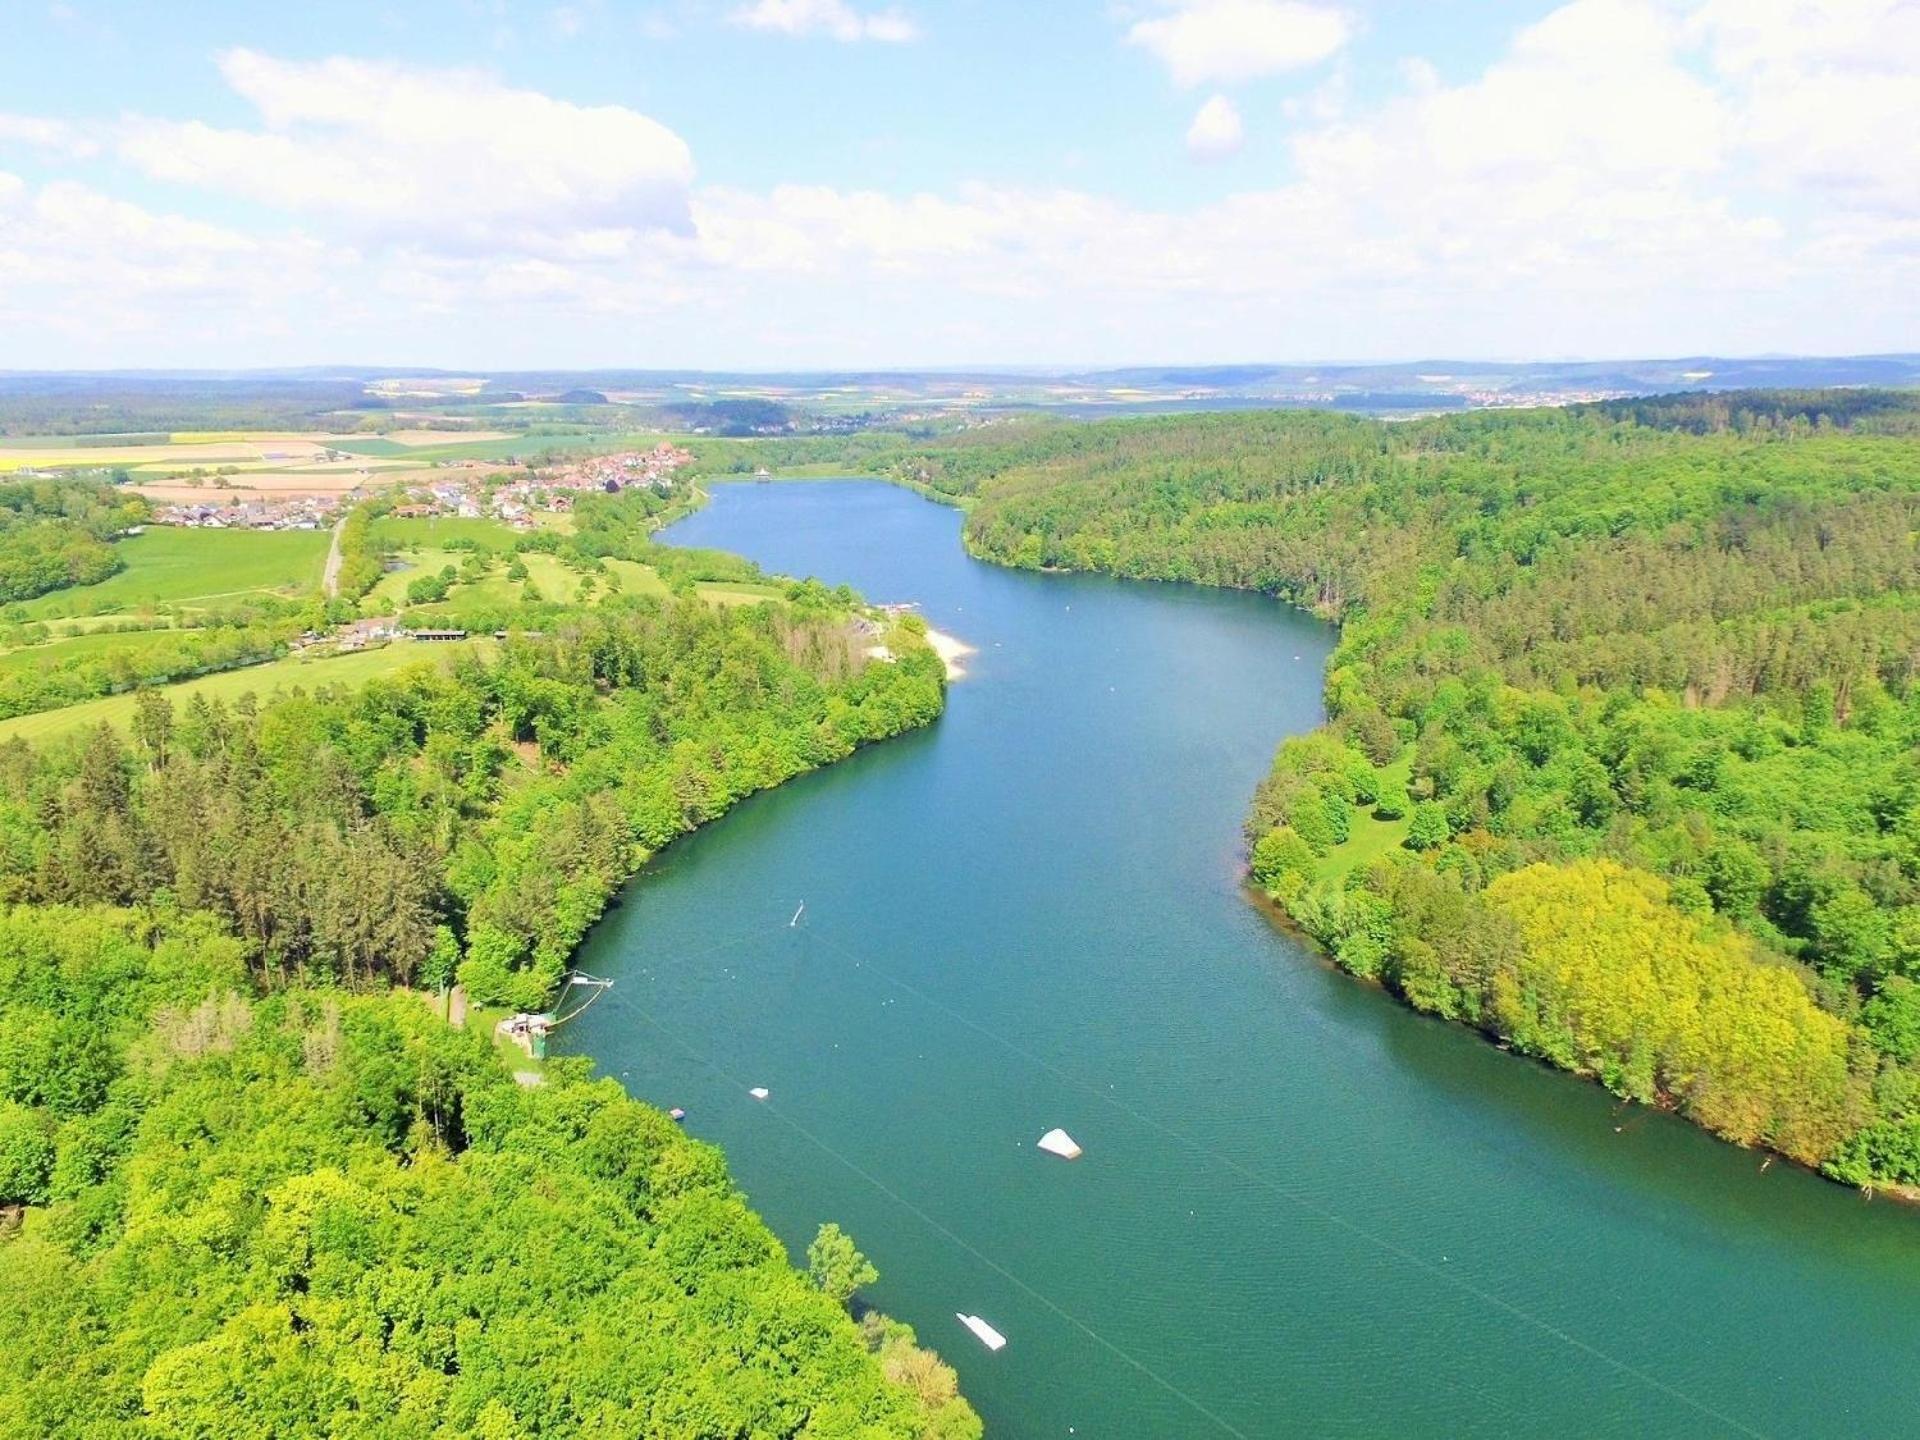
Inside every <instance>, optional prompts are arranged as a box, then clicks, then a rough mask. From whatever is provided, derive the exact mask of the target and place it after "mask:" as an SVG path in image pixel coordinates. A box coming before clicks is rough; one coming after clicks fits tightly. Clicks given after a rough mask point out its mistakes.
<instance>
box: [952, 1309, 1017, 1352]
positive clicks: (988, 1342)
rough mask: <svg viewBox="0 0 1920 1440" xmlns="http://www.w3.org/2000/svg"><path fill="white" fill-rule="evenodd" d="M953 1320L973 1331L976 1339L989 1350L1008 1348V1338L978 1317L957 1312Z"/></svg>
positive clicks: (954, 1313)
mask: <svg viewBox="0 0 1920 1440" xmlns="http://www.w3.org/2000/svg"><path fill="white" fill-rule="evenodd" d="M953 1318H954V1319H956V1320H958V1321H959V1322H960V1323H961V1324H962V1325H964V1326H966V1327H967V1329H969V1330H971V1331H972V1332H973V1336H974V1338H975V1339H976V1340H978V1341H979V1342H980V1343H981V1344H982V1345H984V1346H986V1347H987V1349H989V1350H1004V1349H1006V1348H1007V1337H1006V1336H1004V1335H1002V1334H1001V1333H1000V1332H999V1331H998V1330H996V1329H994V1328H993V1326H991V1325H989V1324H988V1323H987V1322H986V1321H984V1320H982V1319H981V1318H980V1317H979V1316H978V1315H962V1314H961V1313H960V1312H959V1311H958V1310H956V1311H954V1312H953Z"/></svg>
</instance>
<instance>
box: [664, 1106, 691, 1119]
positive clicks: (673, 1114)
mask: <svg viewBox="0 0 1920 1440" xmlns="http://www.w3.org/2000/svg"><path fill="white" fill-rule="evenodd" d="M667 1118H669V1119H671V1120H684V1119H686V1118H687V1112H686V1111H684V1110H682V1109H681V1108H680V1107H679V1106H678V1105H676V1106H674V1107H673V1108H672V1109H671V1110H669V1111H667Z"/></svg>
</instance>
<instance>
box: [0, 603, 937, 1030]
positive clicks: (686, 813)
mask: <svg viewBox="0 0 1920 1440" xmlns="http://www.w3.org/2000/svg"><path fill="white" fill-rule="evenodd" d="M861 649H862V642H861V638H860V637H858V636H856V635H854V634H853V633H852V632H851V631H850V630H849V628H848V626H847V624H846V621H845V619H844V616H842V615H841V614H838V613H836V612H833V611H830V610H822V611H818V612H815V613H808V612H806V611H805V610H802V609H799V608H797V607H791V608H787V609H778V608H774V607H764V608H750V609H731V610H729V609H719V608H716V607H712V606H707V605H702V604H699V603H697V602H688V601H677V600H673V601H666V602H661V601H654V600H646V599H635V598H626V599H622V600H620V601H618V602H615V603H609V604H607V605H603V606H601V607H599V608H596V609H594V610H592V611H576V612H571V613H568V612H565V611H557V612H554V617H553V621H552V628H551V629H550V630H548V631H545V632H543V633H541V634H539V635H532V636H529V635H521V634H516V635H514V636H513V637H512V638H509V639H508V640H507V641H505V642H504V643H503V645H502V646H501V649H500V653H499V655H498V658H497V659H495V660H492V661H485V660H481V659H478V658H467V659H464V660H462V661H460V662H457V663H455V664H454V665H453V667H452V668H451V671H450V672H449V671H445V670H442V669H440V668H437V667H435V666H433V665H431V664H428V665H422V666H419V667H416V668H414V669H412V670H409V671H405V672H402V673H401V674H399V675H398V676H396V677H395V678H393V679H391V680H378V681H374V682H370V683H369V684H367V685H365V686H364V687H362V688H359V689H357V690H335V689H322V690H321V691H319V692H317V693H315V694H312V695H306V694H294V695H290V696H287V697H284V698H281V699H278V700H276V701H274V702H273V703H271V704H267V705H264V706H256V705H254V704H252V703H250V699H249V697H244V696H243V697H242V700H241V703H240V704H238V705H236V706H232V707H229V706H227V705H225V704H223V703H221V702H219V701H213V702H209V701H207V700H206V699H205V698H204V697H201V696H195V697H194V698H193V699H192V700H191V701H190V702H189V703H188V704H187V705H186V706H185V707H184V709H183V710H181V711H179V712H176V710H175V708H174V706H173V705H172V704H171V703H170V702H169V701H168V700H167V699H166V697H165V695H164V693H163V692H160V691H143V692H141V696H140V703H139V708H138V711H137V713H136V717H135V721H134V724H133V726H132V731H133V733H132V735H131V736H130V737H125V738H123V737H122V736H121V735H120V734H118V733H117V732H115V731H113V730H111V729H108V728H106V727H104V726H103V727H101V728H99V729H97V730H95V731H94V732H92V733H91V734H88V735H85V736H83V737H80V738H78V739H76V740H74V741H71V742H69V743H66V744H64V745H58V746H48V747H45V748H40V749H35V748H30V747H28V746H27V745H26V744H25V743H24V742H22V741H18V740H16V741H13V742H10V743H9V744H7V745H6V746H4V747H0V775H3V776H4V779H0V797H4V798H0V898H4V899H7V900H13V901H22V902H31V903H39V904H109V905H150V904H156V903H160V902H161V901H162V900H165V901H168V902H170V903H176V904H179V905H181V906H182V907H184V908H186V909H188V910H192V911H206V912H209V913H212V914H215V915H218V916H219V917H220V918H221V919H222V920H223V921H224V922H225V924H226V925H227V926H228V928H229V929H230V930H231V931H232V932H233V933H234V934H235V935H237V936H239V937H240V938H242V939H243V940H245V941H246V942H248V944H249V945H250V947H251V950H250V953H251V954H252V955H253V956H254V960H255V963H256V964H257V965H258V966H259V967H260V969H261V972H262V976H263V978H269V979H271V978H284V977H287V976H290V975H296V974H297V975H302V976H306V977H308V978H312V977H314V976H317V975H324V976H326V977H328V978H330V979H333V980H336V981H338V982H340V983H343V984H347V985H359V984H364V983H367V982H369V981H374V980H382V981H384V980H392V981H397V982H399V983H402V984H412V983H428V984H436V985H438V984H446V983H448V982H450V981H451V980H452V979H454V978H455V972H456V969H457V972H458V977H459V978H460V979H461V980H462V981H463V982H464V983H465V984H466V986H467V988H468V990H469V992H470V993H471V994H472V995H473V996H474V998H475V999H476V1000H479V1001H482V1002H484V1003H501V1004H511V1005H515V1006H520V1007H537V1006H538V1005H539V1004H540V1003H541V1002H542V1001H543V1000H544V999H545V998H546V996H547V995H548V994H549V993H550V991H551V990H552V988H553V986H554V984H555V983H556V982H557V980H558V979H559V977H560V975H561V973H562V972H563V971H564V969H565V967H566V962H567V959H568V957H569V956H570V955H571V954H572V952H573V949H574V946H575V945H576V944H577V943H578V941H579V939H580V937H581V936H582V935H583V934H584V933H585V931H586V929H587V927H588V926H589V925H590V924H591V923H592V922H593V920H594V919H595V918H596V917H597V916H598V915H599V913H600V911H601V909H602V908H603V907H604V906H605V904H606V903H607V900H608V899H609V898H610V897H611V895H612V894H613V891H614V890H615V889H616V888H617V887H618V886H619V884H620V883H621V882H622V881H624V880H625V879H626V877H627V876H628V875H629V874H631V873H632V872H633V870H634V869H635V868H636V867H637V866H638V865H639V863H640V862H641V860H643V859H644V857H645V856H646V854H647V853H648V852H650V851H652V850H656V849H658V848H659V847H660V846H662V845H664V844H666V843H667V842H668V841H669V840H671V839H673V838H674V837H675V836H676V835H679V834H681V833H683V832H684V831H686V830H688V829H691V828H693V827H694V826H696V825H699V824H702V823H704V822H705V821H707V820H709V819H712V818H714V817H715V816H717V815H719V814H721V813H723V812H724V811H725V810H726V809H727V808H728V807H729V806H730V805H732V804H733V802H734V801H735V800H737V799H739V798H740V797H741V796H743V795H747V794H750V793H752V792H754V791H756V790H761V789H765V788H767V787H768V786H772V785H776V784H779V783H780V782H781V781H783V780H786V779H789V778H791V777H792V776H794V775H797V774H799V773H801V772H803V771H806V770H809V769H812V768H814V767H816V766H819V765H823V764H826V763H828V762H830V761H832V760H836V759H839V758H841V757H842V756H845V755H846V754H848V753H850V752H851V751H852V750H853V749H854V748H855V747H856V746H858V745H860V744H863V743H865V742H868V741H871V740H878V739H882V738H884V737H886V736H889V735H893V734H897V733H898V732H900V731H902V730H905V729H908V728H911V727H913V726H917V725H923V724H925V723H927V722H928V721H929V720H931V719H932V718H934V716H935V715H937V714H938V713H939V710H940V707H941V697H942V685H943V681H942V675H941V669H940V664H939V661H938V659H937V658H936V657H935V656H934V655H932V653H931V652H930V651H926V650H924V649H923V650H919V651H912V652H909V653H907V654H906V655H904V656H903V657H902V659H901V660H900V662H899V663H898V664H894V665H879V664H870V663H867V662H866V661H865V659H864V657H863V656H862V655H861Z"/></svg>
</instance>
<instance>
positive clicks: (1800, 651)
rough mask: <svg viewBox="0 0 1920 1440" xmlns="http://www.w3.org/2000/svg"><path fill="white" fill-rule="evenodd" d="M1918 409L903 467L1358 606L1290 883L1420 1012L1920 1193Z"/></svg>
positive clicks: (1625, 418) (1216, 575)
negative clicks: (1469, 1026)
mask: <svg viewBox="0 0 1920 1440" xmlns="http://www.w3.org/2000/svg"><path fill="white" fill-rule="evenodd" d="M1916 428H1920V397H1917V396H1915V395H1913V394H1910V393H1889V392H1840V393H1834V392H1748V393H1743V394H1733V395H1726V394H1721V395H1688V396H1673V397H1664V398H1660V399H1654V400H1643V401H1629V402H1617V403H1613V404H1608V405H1600V406H1586V407H1577V408H1573V409H1568V410H1558V411H1533V412H1502V413H1478V414H1473V415H1464V416H1448V417H1444V418H1434V419H1426V420H1419V421H1413V422H1408V423H1403V424H1386V423H1381V422H1377V421H1369V420H1364V419H1359V418H1352V417H1346V416H1341V415H1334V414H1299V413H1284V412H1281V413H1265V414H1246V413H1240V414H1229V415H1211V416H1192V417H1181V418H1177V419H1167V420H1143V421H1127V422H1109V423H1105V424H1098V425H1066V424H1057V423H1045V422H1040V423H1033V424H1028V425H1009V426H1002V427H985V428H982V429H979V430H976V431H972V432H970V433H968V434H966V435H963V436H959V437H955V438H953V439H951V440H948V441H945V442H941V443H938V444H934V445H929V446H926V447H923V448H922V449H921V450H919V451H917V452H916V453H914V454H912V455H909V456H907V457H904V458H903V459H902V460H901V461H900V462H899V465H898V467H897V469H896V472H895V474H896V478H899V479H902V480H904V481H907V482H909V483H913V484H915V485H918V486H921V487H925V488H929V489H932V490H933V491H935V492H936V493H940V494H944V495H947V496H949V497H951V498H954V499H958V500H963V501H965V502H966V503H968V504H969V505H970V507H971V508H970V514H969V518H968V523H967V539H968V543H969V545H970V546H971V547H972V548H973V549H974V550H975V551H976V552H977V553H979V554H981V555H983V556H985V557H987V558H990V559H995V560H999V561H1002V562H1004V563H1008V564H1014V565H1022V566H1028V567H1059V568H1066V569H1080V570H1100V571H1106V572H1110V573H1114V574H1119V575H1126V576H1134V577H1140V578H1148V579H1158V580H1177V581H1191V582H1197V583H1202V584H1211V585H1228V586H1237V587H1244V588H1250V589H1258V590H1263V591H1266V592H1268V593H1271V594H1275V595H1278V596H1281V597H1283V598H1285V599H1287V600H1289V601H1291V602H1293V603H1295V604H1298V605H1301V606H1304V607H1307V608H1309V609H1312V610H1315V611H1317V612H1318V613H1320V614H1323V615H1325V616H1327V617H1329V618H1331V619H1335V620H1337V621H1339V622H1340V623H1341V626H1342V630H1341V639H1340V644H1339V647H1338V649H1337V650H1336V652H1335V653H1334V656H1333V658H1332V660H1331V662H1330V665H1329V669H1328V673H1327V677H1326V702H1327V709H1328V715H1329V719H1328V723H1327V725H1326V727H1325V728H1324V729H1322V730H1321V731H1319V732H1317V733H1315V734H1314V735H1312V736H1308V737H1302V738H1300V739H1296V740H1293V741H1289V742H1288V743H1287V744H1285V745H1283V746H1282V747H1281V749H1280V752H1279V754H1278V756H1277V757H1276V760H1275V763H1274V767H1273V772H1272V774H1271V775H1270V776H1269V777H1268V779H1267V780H1266V781H1265V782H1264V783H1263V784H1262V786H1261V787H1260V791H1259V793H1258V795H1257V796H1256V797H1255V799H1254V802H1253V806H1252V811H1251V815H1250V818H1249V823H1248V838H1249V841H1250V843H1251V845H1252V849H1253V873H1254V876H1255V878H1256V879H1257V881H1258V882H1259V883H1260V884H1261V885H1262V886H1264V887H1265V888H1266V889H1267V890H1268V891H1269V892H1270V893H1271V894H1272V895H1273V896H1274V897H1275V898H1276V899H1277V900H1279V901H1280V902H1281V903H1282V904H1283V905H1284V906H1285V907H1286V908H1287V909H1288V911H1289V912H1290V913H1291V914H1292V915H1293V917H1294V918H1295V919H1296V920H1297V921H1298V922H1299V923H1300V924H1301V925H1303V926H1304V927H1305V928H1306V929H1307V930H1308V931H1309V932H1310V933H1311V934H1312V935H1313V936H1315V937H1316V938H1317V939H1318V940H1319V941H1321V942H1322V943H1323V944H1324V945H1325V946H1326V947H1327V949H1328V950H1329V951H1330V952H1331V953H1332V954H1333V955H1334V957H1335V958H1336V959H1337V960H1338V961H1339V963H1340V964H1341V965H1343V966H1345V967H1346V968H1347V969H1349V970H1351V971H1353V972H1355V973H1356V974H1359V975H1363V976H1367V977H1369V978H1376V979H1378V980H1380V981H1381V982H1382V983H1384V984H1386V985H1388V986H1390V987H1392V988H1393V989H1394V990H1395V991H1396V992H1397V993H1399V994H1401V995H1402V996H1404V997H1405V998H1406V999H1407V1000H1408V1001H1409V1002H1410V1003H1412V1004H1414V1005H1416V1006H1418V1007H1420V1008H1421V1009H1424V1010H1429V1011H1432V1012H1435V1013H1437V1014H1441V1015H1445V1016H1449V1017H1452V1018H1456V1019H1459V1020H1462V1021H1465V1022H1467V1023H1470V1024H1474V1025H1477V1026H1479V1027H1481V1028H1482V1029H1484V1030H1486V1031H1488V1032H1489V1033H1490V1034H1492V1035H1494V1036H1497V1037H1499V1038H1500V1039H1501V1040H1503V1041H1505V1042H1507V1043H1510V1044H1511V1045H1512V1046H1513V1047H1514V1048H1516V1049H1519V1050H1522V1051H1524V1052H1526V1053H1530V1054H1533V1055H1537V1056H1540V1057H1542V1058H1544V1059H1546V1060H1549V1061H1551V1062H1552V1063H1554V1064H1557V1065H1561V1066H1564V1067H1566V1068H1568V1069H1571V1070H1575V1071H1578V1072H1581V1073H1585V1074H1591V1075H1594V1076H1596V1077H1598V1078H1599V1079H1601V1080H1602V1081H1604V1082H1605V1083H1606V1084H1608V1085H1609V1086H1611V1087H1612V1088H1614V1089H1615V1090H1616V1091H1618V1092H1619V1093H1621V1094H1623V1095H1629V1096H1632V1097H1634V1098H1636V1099H1640V1100H1645V1101H1650V1102H1655V1103H1660V1104H1666V1105H1672V1106H1674V1107H1676V1108H1678V1109H1680V1110H1681V1111H1683V1112H1684V1113H1686V1114H1688V1115H1690V1116H1692V1117H1693V1118H1694V1119H1696V1120H1698V1121H1699V1122H1700V1123H1701V1124H1703V1125H1705V1126H1707V1127H1709V1128H1710V1129H1713V1130H1714V1131H1716V1132H1717V1133H1720V1134H1722V1135H1725V1136H1727V1137H1729V1138H1731V1139H1734V1140H1736V1141H1738V1142H1740V1143H1743V1144H1762V1145H1767V1146H1770V1147H1773V1148H1775V1149H1777V1150H1779V1151H1781V1152H1783V1153H1785V1154H1787V1155H1790V1156H1792V1157H1793V1158H1795V1159H1797V1160H1801V1161H1803V1162H1805V1163H1807V1164H1810V1165H1818V1166H1822V1167H1824V1168H1825V1169H1826V1171H1827V1172H1828V1173H1829V1174H1832V1175H1834V1176H1836V1177H1838V1178H1841V1179H1844V1180H1847V1181H1850V1182H1853V1183H1857V1184H1868V1185H1871V1184H1882V1183H1893V1184H1906V1185H1912V1184H1920V751H1916V745H1917V744H1920V683H1917V677H1916V674H1915V665H1916V659H1917V658H1920V549H1917V548H1916V545H1915V540H1914V537H1915V535H1916V533H1920V444H1916V443H1915V440H1914V435H1915V432H1916Z"/></svg>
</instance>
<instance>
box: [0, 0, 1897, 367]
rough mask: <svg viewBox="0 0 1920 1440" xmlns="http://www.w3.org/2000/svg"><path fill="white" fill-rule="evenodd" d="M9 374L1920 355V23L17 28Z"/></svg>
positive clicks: (620, 16) (733, 19)
mask: <svg viewBox="0 0 1920 1440" xmlns="http://www.w3.org/2000/svg"><path fill="white" fill-rule="evenodd" d="M17 9H18V11H19V13H18V14H17V15H16V16H14V17H12V18H11V19H10V25H9V39H8V44H7V45H6V47H5V48H4V49H3V50H0V367H10V368H33V367H42V366H116V365H213V366H222V365H234V366H238V365H250V364H295V363H325V362H327V361H358V362H366V363H394V364H401V363H418V364H439V365H448V366H453V367H461V366H472V367H475V368H482V367H485V368H498V367H508V366H516V365H569V364H572V365H580V366H596V365H613V364H625V365H654V366H675V367H677V366H714V367H736V368H757V367H774V366H779V367H790V366H817V367H836V366H851V365H896V366H911V365H948V364H973V363H995V362H998V363H1041V364H1044V363H1060V364H1109V363H1114V364H1117V363H1133V362H1148V361H1165V362H1176V361H1194V362H1201V361H1216V360H1218V361H1225V360H1257V359H1272V360H1313V359H1387V358H1415V357H1418V356H1426V355H1445V356H1462V357H1469V358H1479V357H1490V356H1561V355H1596V356H1597V355H1620V354H1629V353H1641V354H1645V353H1670V354H1672V353H1693V352H1706V351H1720V352H1754V351H1761V350H1792V351H1803V352H1817V351H1824V352H1835V351H1842V350H1847V351H1853V350H1887V349H1908V348H1914V347H1915V346H1916V345H1920V338H1917V337H1916V330H1915V321H1916V319H1920V303H1917V302H1916V300H1915V298H1914V297H1915V295H1916V293H1920V285H1916V283H1915V282H1916V280H1920V265H1917V264H1916V261H1917V259H1920V143H1917V142H1916V139H1915V137H1914V134H1913V126H1912V123H1911V111H1912V109H1913V106H1912V103H1911V87H1912V83H1913V82H1912V77H1913V75H1914V74H1916V73H1920V6H1916V5H1915V4H1914V3H1912V0H1570V3H1566V4H1559V5H1555V4H1549V3H1542V0H1527V3H1521V0H1479V3H1473V4H1447V3H1439V0H1426V3H1413V0H1350V3H1320V0H1114V3H1101V0H1085V3H1083V0H1048V3H1044V4H1035V3H1027V4H1017V3H1003V0H658V3H628V0H572V3H565V4H554V3H547V0H541V3H531V0H431V3H412V4H396V3H375V0H361V3H331V4H327V5H324V6H303V7H296V6H277V5H276V6H263V5H258V4H241V3H207V0H200V3H196V4H194V5H191V6H170V7H157V6H151V5H148V4H140V3H131V0H126V3H102V0H64V3H53V4H43V3H40V0H17Z"/></svg>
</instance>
